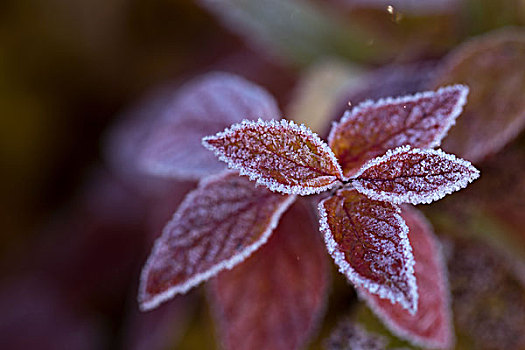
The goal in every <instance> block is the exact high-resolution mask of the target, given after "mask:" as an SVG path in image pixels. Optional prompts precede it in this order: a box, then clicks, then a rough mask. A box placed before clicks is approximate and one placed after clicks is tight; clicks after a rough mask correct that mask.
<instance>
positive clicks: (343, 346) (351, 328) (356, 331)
mask: <svg viewBox="0 0 525 350" xmlns="http://www.w3.org/2000/svg"><path fill="white" fill-rule="evenodd" d="M386 346H387V341H386V339H385V338H384V337H382V336H380V335H377V334H372V333H368V332H367V331H366V330H365V329H363V327H361V326H360V325H358V324H355V323H354V322H353V321H352V320H350V319H346V320H343V321H341V322H339V324H338V325H337V327H336V328H335V329H334V331H333V332H332V334H330V337H329V338H328V339H327V340H326V341H325V342H324V348H325V349H326V350H385V349H386V348H387V347H386Z"/></svg>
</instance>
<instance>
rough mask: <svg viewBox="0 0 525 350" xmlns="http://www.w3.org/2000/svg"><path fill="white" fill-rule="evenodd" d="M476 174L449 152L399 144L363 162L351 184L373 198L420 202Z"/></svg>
mask: <svg viewBox="0 0 525 350" xmlns="http://www.w3.org/2000/svg"><path fill="white" fill-rule="evenodd" d="M478 177H479V171H478V170H477V169H476V168H474V166H472V164H470V163H469V162H467V161H466V160H463V159H459V158H456V157H455V156H454V155H452V154H447V153H444V152H443V151H441V150H431V149H427V150H421V149H418V148H410V146H402V147H398V148H396V149H395V150H389V151H388V152H387V153H386V154H385V155H384V156H381V157H377V158H374V159H372V160H371V161H369V162H368V163H367V164H365V165H364V166H363V167H362V168H361V169H360V170H359V172H357V173H356V174H355V178H354V179H353V180H352V184H353V185H354V187H355V188H356V190H358V191H359V192H361V193H363V194H365V195H367V196H368V197H370V198H372V199H375V200H380V201H389V202H392V203H412V204H421V203H430V202H432V201H435V200H438V199H441V198H443V197H444V196H446V195H447V194H450V193H452V192H454V191H458V190H460V189H462V188H464V187H466V186H467V185H468V184H469V183H470V182H472V181H474V180H475V179H477V178H478Z"/></svg>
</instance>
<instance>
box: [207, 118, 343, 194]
mask: <svg viewBox="0 0 525 350" xmlns="http://www.w3.org/2000/svg"><path fill="white" fill-rule="evenodd" d="M203 144H204V145H205V146H206V147H207V148H209V149H210V150H212V151H214V152H215V154H216V155H217V156H218V157H219V159H220V160H222V161H224V162H227V163H228V166H229V167H230V168H233V169H238V170H240V173H241V175H248V176H249V177H250V180H256V181H257V182H258V183H259V184H262V185H265V186H266V187H268V188H269V189H270V190H272V191H277V192H283V193H288V194H300V195H308V194H313V193H319V192H322V191H324V190H326V189H328V188H330V187H333V186H334V185H335V184H336V183H337V181H338V180H339V179H342V177H343V175H342V173H341V167H340V166H339V164H338V163H337V159H335V157H334V154H333V152H332V150H331V149H330V148H329V147H328V145H327V144H326V143H324V142H323V141H322V140H321V139H320V138H319V136H317V134H315V133H313V132H312V131H311V130H310V129H308V128H307V127H305V126H304V125H300V126H299V125H297V124H295V123H294V122H292V121H287V120H284V119H283V120H281V121H274V120H272V121H269V122H265V121H262V120H259V121H257V122H255V121H247V120H245V121H243V122H242V123H240V124H235V125H233V126H232V127H231V128H229V129H226V130H225V131H223V132H220V133H218V134H217V135H215V136H209V137H206V138H204V139H203Z"/></svg>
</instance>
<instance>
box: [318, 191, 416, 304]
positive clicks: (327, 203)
mask: <svg viewBox="0 0 525 350" xmlns="http://www.w3.org/2000/svg"><path fill="white" fill-rule="evenodd" d="M319 212H320V214H321V219H320V225H321V230H322V231H323V232H324V239H325V243H326V246H327V247H328V251H329V252H330V254H331V255H332V257H333V258H334V260H335V262H336V264H337V265H338V266H339V271H340V272H341V273H343V274H344V275H345V276H346V277H347V278H348V279H349V280H350V281H351V282H352V283H354V284H355V285H357V286H362V287H363V288H366V289H368V290H369V291H370V292H371V293H375V294H378V295H380V296H381V297H382V298H388V299H390V300H391V301H392V302H398V303H400V304H401V305H402V307H404V308H406V309H408V310H411V312H415V310H416V306H417V298H418V297H417V287H416V281H415V278H414V270H413V266H414V259H413V257H412V251H411V248H410V244H409V241H408V238H407V233H408V227H407V226H406V224H405V222H404V220H403V219H402V218H401V215H400V214H399V212H400V209H399V207H397V206H396V205H394V204H391V203H386V202H380V201H375V200H371V199H369V198H367V197H365V196H364V195H362V194H360V193H359V192H357V191H356V190H354V189H342V190H339V191H337V192H336V193H335V194H334V195H333V196H332V197H329V198H327V199H325V200H323V201H321V203H319Z"/></svg>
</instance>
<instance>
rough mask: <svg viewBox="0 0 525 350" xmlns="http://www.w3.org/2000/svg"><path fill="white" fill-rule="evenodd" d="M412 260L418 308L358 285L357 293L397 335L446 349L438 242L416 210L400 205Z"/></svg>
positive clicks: (447, 317) (449, 334) (446, 308)
mask: <svg viewBox="0 0 525 350" xmlns="http://www.w3.org/2000/svg"><path fill="white" fill-rule="evenodd" d="M402 216H403V218H404V219H405V221H406V223H407V225H408V227H409V233H408V237H409V239H410V244H411V245H412V251H413V253H414V259H415V262H416V264H415V267H414V269H415V274H416V280H417V288H418V292H419V299H418V307H417V312H416V313H415V314H411V313H410V312H408V311H407V310H405V309H404V308H402V307H401V306H400V305H397V304H392V303H391V302H390V301H389V300H386V299H381V298H379V297H378V296H377V295H373V294H370V293H369V292H368V291H366V290H365V289H363V288H359V294H360V296H361V297H363V298H364V299H365V300H366V302H367V303H368V305H369V306H370V308H371V309H372V310H373V311H374V312H375V313H376V314H377V315H378V316H379V317H380V318H381V319H382V320H383V322H384V323H385V324H386V325H387V326H388V327H389V328H390V329H391V330H392V331H393V332H394V333H395V334H397V335H398V336H400V337H402V338H404V339H407V340H409V341H410V342H412V343H413V344H416V345H419V346H422V347H423V348H439V349H449V348H450V347H452V345H453V343H454V335H453V334H454V332H453V330H452V318H451V312H450V295H449V290H448V280H447V275H446V269H445V264H444V260H443V257H442V255H441V250H440V248H441V247H440V245H439V242H438V241H437V239H436V238H435V237H434V234H433V233H432V228H431V227H430V225H429V223H428V222H427V221H426V219H425V218H424V217H423V215H421V214H420V213H419V212H418V211H417V210H415V209H412V208H409V207H403V212H402Z"/></svg>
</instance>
